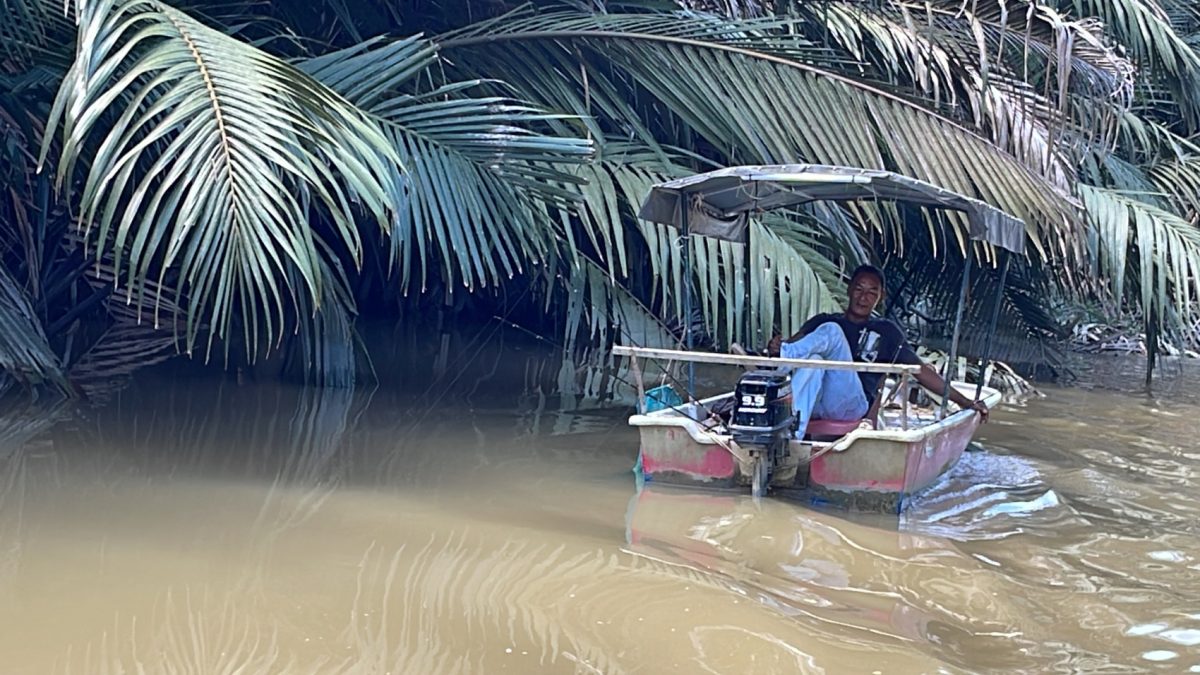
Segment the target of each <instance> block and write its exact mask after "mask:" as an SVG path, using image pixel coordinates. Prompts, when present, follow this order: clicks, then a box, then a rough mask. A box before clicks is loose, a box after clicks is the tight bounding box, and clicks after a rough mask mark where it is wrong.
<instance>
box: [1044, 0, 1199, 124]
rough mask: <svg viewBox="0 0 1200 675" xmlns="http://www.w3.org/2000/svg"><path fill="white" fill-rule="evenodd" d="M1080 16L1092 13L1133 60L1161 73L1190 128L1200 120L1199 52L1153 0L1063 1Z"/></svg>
mask: <svg viewBox="0 0 1200 675" xmlns="http://www.w3.org/2000/svg"><path fill="white" fill-rule="evenodd" d="M1064 4H1069V5H1070V6H1071V7H1073V8H1074V10H1075V11H1076V12H1077V13H1078V14H1079V15H1080V16H1096V17H1099V18H1100V20H1101V21H1103V22H1104V23H1105V25H1106V26H1107V27H1108V29H1109V30H1110V31H1111V32H1112V33H1113V34H1114V35H1115V36H1116V38H1117V40H1118V41H1119V42H1120V43H1121V44H1123V45H1125V46H1126V47H1128V49H1129V52H1130V54H1131V55H1132V57H1133V60H1134V61H1135V62H1137V63H1138V64H1140V65H1142V66H1144V67H1145V68H1147V69H1150V70H1151V71H1157V72H1159V73H1161V74H1162V75H1164V76H1165V78H1164V79H1165V83H1166V84H1167V85H1168V86H1169V87H1170V89H1171V90H1172V92H1173V94H1174V96H1175V98H1176V101H1177V102H1178V104H1179V105H1180V106H1181V107H1182V109H1183V112H1184V113H1185V117H1186V118H1187V119H1188V120H1189V123H1190V125H1191V128H1193V129H1194V128H1196V124H1197V123H1200V53H1198V52H1197V51H1196V50H1194V49H1193V48H1192V47H1191V46H1190V45H1188V44H1187V43H1186V42H1185V41H1184V40H1183V38H1182V37H1181V36H1180V34H1179V33H1177V32H1176V30H1175V27H1174V26H1173V25H1172V23H1171V20H1170V17H1169V16H1167V15H1166V14H1165V13H1164V12H1163V10H1162V8H1161V7H1159V6H1158V4H1157V3H1156V2H1153V0H1064Z"/></svg>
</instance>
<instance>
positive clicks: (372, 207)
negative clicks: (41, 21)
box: [43, 0, 402, 353]
mask: <svg viewBox="0 0 1200 675" xmlns="http://www.w3.org/2000/svg"><path fill="white" fill-rule="evenodd" d="M60 123H61V124H62V126H63V136H64V140H63V150H62V159H63V161H62V164H61V166H60V170H59V183H60V185H65V186H67V187H71V186H73V182H72V174H73V172H74V170H75V169H76V167H77V166H79V164H80V159H81V158H82V157H83V156H84V155H85V154H87V155H90V158H89V159H90V165H89V166H87V167H86V172H87V175H86V180H85V181H84V184H83V187H82V191H81V194H80V202H81V206H82V216H81V222H82V224H83V226H84V227H85V229H86V230H87V231H88V233H89V235H90V236H91V237H92V241H93V242H94V244H95V246H96V249H97V251H98V252H103V251H106V250H111V251H112V252H113V253H114V258H115V262H116V266H117V267H118V268H119V269H121V270H122V272H123V277H124V284H125V286H126V290H125V292H126V294H127V297H131V296H132V295H134V294H141V293H142V292H143V288H144V285H145V283H146V281H147V280H148V279H152V278H153V277H155V276H157V278H158V280H159V281H160V282H161V281H162V280H164V279H165V278H166V277H167V272H168V270H171V271H172V272H173V273H174V274H176V275H177V277H178V282H177V285H176V288H175V291H176V293H179V294H186V297H187V317H188V318H187V326H186V338H187V350H188V352H189V353H191V351H192V349H193V347H194V343H195V339H196V336H197V334H198V331H199V326H200V324H201V323H202V322H203V323H207V324H209V325H210V326H211V327H212V332H211V333H210V337H209V347H210V348H211V346H212V340H213V338H214V337H221V338H225V337H228V336H229V335H230V332H231V327H232V323H233V321H234V319H235V317H236V318H238V319H240V323H241V324H242V326H243V335H244V338H245V342H246V346H247V351H248V353H253V352H254V350H255V347H256V346H259V345H261V344H270V343H271V342H272V341H274V340H276V339H277V338H278V336H279V335H280V333H281V326H282V324H283V322H284V320H285V308H288V307H291V306H292V305H293V296H295V295H297V294H307V295H308V296H309V297H310V298H311V299H312V301H313V304H314V305H315V306H320V304H321V301H322V298H323V297H324V293H325V292H326V289H324V288H322V275H321V271H320V266H321V260H322V257H323V256H325V255H326V253H325V251H324V250H322V248H321V244H320V243H319V240H320V237H319V236H318V235H317V234H316V233H315V232H314V230H313V229H312V228H311V227H310V226H309V220H310V217H311V213H310V211H309V209H308V208H307V204H308V203H309V197H310V196H311V197H312V198H313V200H312V201H315V202H316V203H317V204H319V205H321V207H322V208H323V209H324V210H325V211H326V212H327V214H328V215H329V216H330V218H331V220H332V222H333V224H334V227H335V234H334V237H335V238H336V242H337V243H338V244H339V245H340V247H341V248H342V249H343V250H344V251H345V252H346V253H347V254H348V255H349V256H350V257H351V258H352V259H354V260H355V261H357V260H358V258H359V255H360V248H361V243H360V236H359V233H358V231H357V229H356V226H355V223H354V213H355V210H356V208H355V207H354V206H352V202H353V203H355V204H357V205H358V206H359V207H361V208H363V209H365V210H366V211H367V212H368V213H370V214H371V215H372V216H373V217H374V218H375V219H376V220H377V221H378V222H379V223H380V226H381V227H382V226H385V225H386V224H387V223H388V222H389V221H390V218H391V214H392V213H393V211H394V209H395V208H396V205H397V204H399V203H400V202H401V201H402V183H401V180H400V175H399V166H400V160H399V157H398V156H397V155H396V153H394V152H393V151H392V150H391V148H390V145H389V143H388V142H387V140H386V137H385V136H384V135H383V133H382V132H381V131H380V129H379V127H378V126H377V125H376V124H375V123H374V122H373V121H371V120H370V119H368V118H367V117H365V116H364V115H363V114H362V113H361V112H360V111H359V110H357V109H356V108H354V107H353V106H351V105H350V104H349V103H347V102H346V101H345V100H344V99H343V98H341V97H339V96H338V95H336V94H335V93H333V92H332V91H331V90H329V89H328V88H326V87H324V86H322V85H320V84H319V83H317V82H315V81H314V80H313V79H312V78H310V77H308V76H306V75H305V74H304V73H302V72H300V71H298V70H296V69H295V68H293V67H292V66H290V65H288V64H287V63H285V62H283V61H281V60H279V59H277V58H275V57H272V56H270V55H268V54H266V53H264V52H262V51H260V50H258V49H255V48H253V47H250V46H248V45H245V44H243V43H240V42H238V41H236V40H234V39H232V38H229V37H226V36H225V35H222V34H221V33H218V32H217V31H214V30H212V29H210V28H207V27H206V26H203V25H201V24H199V23H197V22H196V21H194V20H193V19H191V18H190V17H188V16H187V15H185V14H183V13H181V12H179V11H177V10H175V9H172V8H171V7H169V6H167V5H165V4H163V3H161V2H156V1H154V0H101V1H98V2H94V3H89V4H88V5H87V6H86V7H85V8H83V9H82V11H81V16H80V30H79V45H78V57H77V59H76V62H75V64H74V65H73V67H72V69H71V71H70V73H69V74H68V76H67V78H66V79H65V80H64V82H63V86H62V88H61V89H60V91H59V95H58V99H57V100H56V101H55V107H54V110H53V112H52V114H51V118H50V123H49V126H48V128H47V136H46V137H47V143H46V145H44V147H43V160H44V158H45V155H46V153H47V152H48V149H49V139H50V138H52V137H53V135H54V132H55V131H56V128H57V126H58V125H59V124H60ZM92 144H94V146H93V145H92ZM93 147H94V150H93V149H92V148H93ZM331 244H332V242H331ZM292 271H294V272H295V273H296V277H295V278H297V279H299V281H298V282H297V283H289V282H288V274H289V273H290V272H292Z"/></svg>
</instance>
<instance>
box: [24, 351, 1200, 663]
mask: <svg viewBox="0 0 1200 675" xmlns="http://www.w3.org/2000/svg"><path fill="white" fill-rule="evenodd" d="M505 358H506V364H507V365H508V367H507V368H506V369H502V370H501V371H499V372H496V369H492V370H493V372H492V373H490V374H489V376H488V380H487V382H484V383H482V384H481V380H479V379H478V378H476V377H474V376H473V375H472V376H467V377H466V378H456V380H455V381H454V382H442V383H440V384H438V383H435V384H430V385H427V386H416V387H394V388H388V387H381V388H379V389H378V390H375V391H374V392H366V391H356V392H354V391H345V390H326V391H305V390H301V389H298V388H295V387H288V386H282V385H278V384H266V383H243V384H238V383H236V382H233V381H230V380H219V379H213V378H204V377H195V376H192V377H189V378H187V379H185V380H180V379H174V378H168V377H165V376H164V377H162V378H160V379H156V378H155V377H149V376H147V377H144V378H139V379H138V380H137V381H136V382H135V384H134V385H133V386H131V387H130V388H128V389H126V390H124V391H122V392H120V393H119V394H116V395H114V397H113V398H112V399H111V400H109V401H108V402H107V403H106V404H105V405H103V406H102V407H97V408H94V409H63V410H60V411H58V420H59V421H57V422H55V423H53V424H51V423H50V422H48V421H47V420H46V417H45V410H44V409H41V408H39V409H38V410H37V411H36V412H34V411H26V412H22V411H9V412H8V413H7V414H6V415H4V416H2V417H0V654H2V655H3V666H2V667H0V670H2V671H3V672H4V673H22V674H23V673H31V674H39V675H40V674H42V673H101V674H110V673H111V674H116V673H131V672H146V673H204V674H209V673H214V674H226V673H228V674H232V673H417V674H425V673H502V672H510V673H655V674H657V673H800V672H814V673H819V672H828V673H847V672H854V673H934V672H1015V671H1021V672H1105V673H1115V672H1144V671H1147V670H1156V669H1160V670H1163V671H1166V672H1188V671H1191V672H1200V537H1198V536H1197V535H1198V534H1200V485H1198V482H1200V477H1198V467H1200V443H1197V437H1198V436H1200V400H1198V399H1200V397H1198V396H1197V395H1196V394H1195V393H1194V391H1193V390H1190V389H1189V388H1188V382H1189V381H1190V382H1193V383H1194V382H1195V381H1197V380H1196V379H1195V378H1196V377H1197V375H1200V370H1198V369H1197V368H1195V367H1194V365H1193V364H1183V365H1178V364H1175V365H1171V366H1168V371H1170V372H1169V373H1168V375H1169V376H1170V377H1169V378H1168V379H1167V381H1164V382H1163V383H1161V384H1160V385H1159V387H1158V392H1159V393H1157V394H1154V395H1146V394H1143V393H1139V392H1138V391H1137V390H1138V387H1139V386H1140V371H1139V370H1138V369H1139V368H1140V364H1138V363H1137V362H1136V361H1134V362H1130V361H1129V360H1121V359H1112V360H1110V361H1111V363H1107V362H1106V364H1104V365H1102V367H1099V368H1095V369H1092V370H1089V372H1088V373H1086V374H1085V377H1086V378H1087V379H1088V381H1087V382H1084V384H1085V385H1086V386H1075V387H1070V388H1061V387H1045V388H1044V390H1045V392H1046V393H1047V397H1046V398H1042V399H1034V400H1030V401H1027V402H1025V403H1024V404H1021V405H1010V406H1006V407H1005V408H1003V409H1002V410H999V411H997V412H995V413H994V414H993V419H992V422H991V423H990V424H988V425H986V426H985V427H984V428H983V429H982V430H981V432H980V433H979V434H978V435H977V440H978V441H979V442H980V445H981V447H982V450H979V451H972V452H968V453H967V454H966V455H964V458H963V460H962V461H961V462H960V463H959V464H958V465H957V466H956V467H955V469H954V470H953V472H952V474H951V475H950V476H948V477H947V479H946V480H945V481H943V482H942V483H940V484H938V485H937V486H935V487H934V488H933V489H932V490H931V491H930V492H928V493H927V494H925V495H922V496H921V497H920V498H919V499H917V500H916V503H915V504H914V505H913V506H912V508H910V509H909V510H908V511H907V512H906V513H905V514H904V515H903V516H901V517H879V516H864V515H856V514H851V513H845V512H837V511H818V510H814V509H812V508H810V507H807V506H803V505H798V504H793V503H788V502H785V501H780V500H776V499H770V498H768V499H764V500H762V501H760V502H755V501H754V500H752V499H750V498H749V497H743V496H735V495H729V494H714V493H703V492H696V491H672V490H661V489H659V490H655V489H651V490H643V491H641V492H639V491H638V490H637V489H636V487H635V483H634V477H633V474H632V473H631V471H630V468H631V465H632V463H633V460H634V457H635V456H636V453H637V437H636V435H635V433H634V432H632V431H631V430H630V429H629V428H627V427H626V426H625V424H624V414H623V413H622V412H621V411H590V412H589V411H575V412H571V411H566V412H564V411H561V410H556V409H555V406H552V405H548V403H547V402H546V401H544V400H542V399H541V398H540V397H538V396H537V395H536V393H531V392H530V391H529V390H528V387H527V386H526V384H525V380H523V379H522V375H521V373H522V372H527V370H528V368H525V367H524V366H522V365H521V364H523V363H525V364H527V363H529V362H530V361H529V356H528V355H527V354H525V355H521V354H517V355H509V356H508V357H505ZM523 368H524V371H523ZM1172 368H1174V369H1175V370H1174V371H1171V369H1172ZM462 372H464V371H460V375H461V374H462ZM451 384H454V385H456V386H453V387H452V386H450V385H451ZM454 391H457V392H459V393H458V394H453V393H447V392H454Z"/></svg>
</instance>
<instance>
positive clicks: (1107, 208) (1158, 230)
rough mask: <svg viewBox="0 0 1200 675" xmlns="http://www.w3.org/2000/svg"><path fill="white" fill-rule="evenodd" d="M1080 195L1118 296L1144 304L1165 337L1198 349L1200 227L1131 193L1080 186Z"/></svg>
mask: <svg viewBox="0 0 1200 675" xmlns="http://www.w3.org/2000/svg"><path fill="white" fill-rule="evenodd" d="M1079 192H1080V197H1081V198H1082V199H1083V201H1084V204H1085V205H1086V207H1087V214H1088V221H1089V224H1090V226H1091V228H1092V229H1091V237H1090V244H1091V246H1092V248H1093V249H1094V251H1093V255H1094V256H1095V258H1096V260H1097V261H1098V262H1099V271H1100V272H1101V273H1102V274H1103V275H1105V277H1104V278H1106V279H1107V280H1108V281H1109V283H1110V286H1111V289H1112V293H1113V296H1114V297H1116V298H1117V299H1118V301H1123V300H1127V299H1129V300H1133V301H1135V302H1138V303H1140V306H1141V309H1142V311H1143V312H1145V313H1148V315H1149V314H1151V313H1152V314H1153V316H1156V317H1158V321H1159V322H1160V324H1161V328H1162V329H1163V331H1164V333H1165V334H1169V335H1175V336H1178V337H1182V338H1183V339H1184V340H1186V341H1188V342H1189V343H1190V344H1192V345H1195V344H1196V341H1197V336H1196V335H1195V333H1194V332H1193V331H1192V330H1191V328H1192V326H1194V325H1195V324H1196V322H1197V321H1198V320H1200V309H1197V305H1196V303H1197V301H1200V229H1198V228H1197V227H1196V225H1195V224H1194V223H1192V222H1189V221H1187V220H1184V219H1183V218H1181V217H1179V216H1178V215H1176V214H1174V213H1172V212H1170V211H1167V210H1165V209H1162V208H1158V207H1156V206H1153V205H1151V204H1148V203H1146V202H1144V201H1140V200H1139V199H1136V198H1134V197H1133V196H1130V195H1127V194H1123V193H1120V192H1116V191H1113V190H1105V189H1102V188H1096V187H1092V186H1088V185H1080V186H1079ZM1130 280H1132V282H1133V283H1132V284H1130V283H1127V282H1128V281H1130ZM1131 288H1132V292H1131Z"/></svg>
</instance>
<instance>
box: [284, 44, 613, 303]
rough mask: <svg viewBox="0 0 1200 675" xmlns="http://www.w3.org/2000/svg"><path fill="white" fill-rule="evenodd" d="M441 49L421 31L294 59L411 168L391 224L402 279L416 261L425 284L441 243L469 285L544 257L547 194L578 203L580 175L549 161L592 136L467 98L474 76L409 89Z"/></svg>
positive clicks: (549, 242) (548, 118)
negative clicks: (376, 127)
mask: <svg viewBox="0 0 1200 675" xmlns="http://www.w3.org/2000/svg"><path fill="white" fill-rule="evenodd" d="M436 54H437V50H436V45H434V44H432V43H430V42H429V41H428V40H423V39H420V38H410V39H406V40H398V41H394V42H390V43H388V42H384V41H380V40H372V41H368V42H366V43H363V44H360V45H356V46H355V47H351V48H349V49H345V50H341V51H339V52H335V53H332V54H327V55H324V56H321V57H318V58H315V59H311V60H309V61H307V62H305V63H304V64H302V66H301V67H302V68H304V70H306V71H307V72H308V73H310V74H311V75H313V77H315V78H317V79H318V80H320V81H322V82H324V83H326V84H327V85H329V86H330V87H332V88H334V89H335V90H337V91H339V92H340V93H342V94H343V95H344V96H346V97H347V99H349V100H350V101H351V102H352V103H354V104H356V105H358V106H360V107H361V108H363V109H365V110H368V111H369V112H370V113H371V114H372V115H373V116H374V117H375V119H376V120H378V122H379V123H380V126H381V127H382V129H383V132H384V135H385V136H386V138H387V139H388V140H389V142H390V143H391V144H392V147H393V148H394V149H395V151H396V152H397V154H398V155H399V156H400V158H401V160H402V161H403V162H404V163H405V164H406V165H407V166H410V167H411V168H412V169H413V171H412V172H411V174H410V176H409V179H410V182H409V184H408V193H407V197H408V199H407V201H406V204H405V208H402V209H401V210H400V211H399V213H398V214H397V216H398V217H397V218H396V219H395V221H394V222H393V224H392V226H391V229H390V232H391V241H392V249H393V254H394V258H395V260H396V261H397V262H398V263H399V265H400V268H401V284H402V286H404V287H407V285H408V283H409V280H410V277H411V276H412V268H413V266H414V265H413V263H414V262H415V263H416V264H417V265H419V266H420V272H419V274H418V276H419V277H420V278H421V279H422V283H423V282H424V279H425V278H426V276H427V269H426V266H427V264H428V260H429V253H431V250H430V249H436V250H437V253H438V255H439V257H440V259H441V261H442V266H441V267H442V269H443V270H444V271H445V272H446V273H450V271H451V270H454V271H455V272H456V273H457V276H458V277H459V278H461V279H462V281H463V283H464V284H465V285H466V286H467V287H468V288H471V287H473V286H475V285H476V284H488V283H494V282H497V281H499V280H501V279H505V278H509V277H511V276H513V275H514V274H516V273H517V272H519V271H521V270H522V269H523V267H524V265H525V264H527V262H529V261H544V260H545V259H546V258H547V256H548V255H549V253H550V250H551V249H552V248H553V229H554V228H553V224H552V221H550V220H549V216H548V212H547V209H546V205H547V202H551V203H552V202H570V201H573V200H575V199H576V198H577V195H576V192H575V190H573V189H568V187H567V186H569V185H573V184H576V183H579V182H581V181H579V180H578V179H577V178H576V177H575V176H574V175H573V174H572V173H569V172H566V171H563V170H561V169H559V168H556V167H558V166H561V165H569V164H571V163H577V162H580V161H583V160H586V159H587V158H588V157H589V156H590V155H591V143H590V142H588V141H587V140H584V139H578V138H573V137H570V136H568V137H561V138H560V137H552V136H547V135H544V134H541V133H538V132H537V131H535V128H536V127H538V126H545V125H547V124H549V123H551V122H557V121H560V120H562V119H563V116H561V115H553V114H549V113H546V112H543V111H541V110H539V109H536V108H534V107H532V106H530V105H528V104H525V103H522V102H520V101H514V100H511V99H508V98H504V97H498V96H487V97H481V98H470V97H468V96H467V94H468V93H469V92H470V91H471V89H473V88H478V87H479V86H480V84H481V83H480V82H477V81H467V82H456V83H452V84H448V85H444V86H441V87H436V88H434V89H433V90H432V91H429V92H422V93H409V92H408V91H407V89H406V87H405V85H406V84H408V83H411V81H412V80H413V79H414V78H415V77H416V76H417V75H420V74H423V73H427V72H428V71H429V69H430V67H431V66H432V65H434V64H435V63H436Z"/></svg>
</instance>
